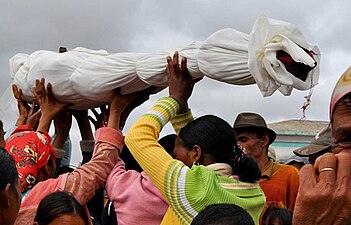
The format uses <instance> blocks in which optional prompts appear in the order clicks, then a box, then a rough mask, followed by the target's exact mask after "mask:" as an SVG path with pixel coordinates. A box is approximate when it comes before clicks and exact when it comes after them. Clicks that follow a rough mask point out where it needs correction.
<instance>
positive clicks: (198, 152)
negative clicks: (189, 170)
mask: <svg viewBox="0 0 351 225" xmlns="http://www.w3.org/2000/svg"><path fill="white" fill-rule="evenodd" d="M192 154H193V156H192V157H193V161H194V162H195V163H196V162H197V163H200V159H201V156H202V149H201V147H200V146H199V145H194V146H193V149H192Z"/></svg>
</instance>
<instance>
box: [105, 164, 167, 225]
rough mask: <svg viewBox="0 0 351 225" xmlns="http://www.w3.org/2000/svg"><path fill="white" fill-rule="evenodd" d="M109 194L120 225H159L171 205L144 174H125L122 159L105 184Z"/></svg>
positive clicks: (130, 172) (132, 171) (132, 172)
mask: <svg viewBox="0 0 351 225" xmlns="http://www.w3.org/2000/svg"><path fill="white" fill-rule="evenodd" d="M106 191H107V194H108V196H109V198H110V200H111V202H113V205H114V207H115V212H116V215H117V220H118V225H130V224H143V225H156V224H157V225H159V224H160V223H161V221H162V219H163V216H164V215H165V213H166V211H167V209H168V203H167V202H166V200H165V199H164V198H163V197H162V195H161V194H160V193H159V192H158V190H157V188H156V187H155V186H154V184H153V183H152V181H151V180H150V178H149V177H148V176H147V175H146V173H144V172H141V173H139V172H137V171H135V170H128V171H126V169H125V165H124V162H123V161H122V160H121V159H119V160H118V162H117V164H116V166H115V167H114V168H113V169H112V171H111V173H110V175H109V176H108V177H107V181H106Z"/></svg>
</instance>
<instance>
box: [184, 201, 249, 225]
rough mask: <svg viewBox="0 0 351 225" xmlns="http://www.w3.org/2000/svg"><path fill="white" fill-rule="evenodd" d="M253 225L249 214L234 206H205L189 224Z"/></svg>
mask: <svg viewBox="0 0 351 225" xmlns="http://www.w3.org/2000/svg"><path fill="white" fill-rule="evenodd" d="M213 224H217V225H254V224H255V223H254V221H253V220H252V218H251V216H250V215H249V213H248V212H247V211H246V210H245V209H243V208H241V207H239V206H237V205H234V204H214V205H209V206H207V207H206V208H205V209H204V210H202V211H201V212H200V213H199V214H197V216H196V217H195V218H194V219H193V221H192V222H191V225H213Z"/></svg>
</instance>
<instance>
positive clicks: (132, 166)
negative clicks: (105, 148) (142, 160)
mask: <svg viewBox="0 0 351 225" xmlns="http://www.w3.org/2000/svg"><path fill="white" fill-rule="evenodd" d="M176 138H177V135H175V134H168V135H166V136H164V137H162V138H161V139H160V140H158V143H159V144H160V145H161V146H162V147H163V148H164V149H165V150H166V152H167V153H168V154H169V155H170V156H172V158H174V157H173V150H174V145H175V139H176ZM120 158H121V159H122V160H123V161H124V163H125V167H126V170H136V171H138V172H141V171H143V169H142V168H141V166H140V165H139V163H138V162H137V161H136V160H135V159H134V157H133V155H132V153H130V151H129V149H128V147H127V145H124V146H123V149H122V152H121V154H120Z"/></svg>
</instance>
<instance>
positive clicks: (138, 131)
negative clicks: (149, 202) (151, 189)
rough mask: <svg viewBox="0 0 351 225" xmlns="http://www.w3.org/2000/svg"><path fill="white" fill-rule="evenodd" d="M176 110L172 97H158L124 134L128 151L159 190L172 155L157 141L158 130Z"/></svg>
mask: <svg viewBox="0 0 351 225" xmlns="http://www.w3.org/2000/svg"><path fill="white" fill-rule="evenodd" d="M178 110H179V104H178V103H177V102H176V101H175V100H174V99H172V98H170V97H167V98H162V99H159V100H158V102H157V103H156V104H155V105H154V106H153V107H152V108H151V109H150V110H149V111H148V112H147V113H146V114H144V115H143V116H142V117H141V118H140V119H139V120H138V121H137V122H136V123H135V124H134V125H133V126H132V128H130V130H129V132H128V134H127V135H126V144H127V146H128V148H129V150H130V152H131V153H132V154H133V156H134V158H135V159H136V160H137V161H138V163H139V164H140V166H141V167H142V168H143V170H144V171H145V172H146V173H147V174H148V176H149V177H150V178H151V179H152V181H153V183H154V184H155V186H156V187H157V188H158V189H159V190H160V191H161V192H162V191H164V190H163V184H164V175H165V172H166V169H167V167H168V165H169V163H170V162H171V160H172V157H171V156H170V155H169V154H168V153H167V152H166V151H165V150H164V149H163V148H162V147H161V146H160V145H159V144H158V142H157V141H158V137H159V133H160V130H161V129H162V128H163V126H165V125H166V123H167V122H168V121H169V120H170V119H171V118H172V117H174V116H175V115H176V113H177V111H178Z"/></svg>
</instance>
